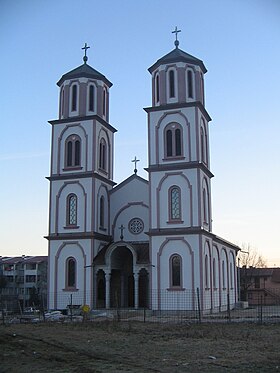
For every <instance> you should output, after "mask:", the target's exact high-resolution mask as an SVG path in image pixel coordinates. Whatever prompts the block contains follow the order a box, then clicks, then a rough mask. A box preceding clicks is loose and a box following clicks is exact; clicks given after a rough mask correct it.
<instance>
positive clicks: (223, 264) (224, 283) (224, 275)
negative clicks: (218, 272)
mask: <svg viewBox="0 0 280 373" xmlns="http://www.w3.org/2000/svg"><path fill="white" fill-rule="evenodd" d="M222 283H223V289H225V288H226V274H225V261H224V260H223V261H222Z"/></svg>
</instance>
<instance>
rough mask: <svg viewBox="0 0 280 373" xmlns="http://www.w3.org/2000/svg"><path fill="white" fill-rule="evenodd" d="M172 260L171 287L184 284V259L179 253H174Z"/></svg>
mask: <svg viewBox="0 0 280 373" xmlns="http://www.w3.org/2000/svg"><path fill="white" fill-rule="evenodd" d="M170 261H171V287H181V286H182V278H181V277H182V274H181V272H182V260H181V257H180V256H179V255H173V256H172V257H171V258H170Z"/></svg>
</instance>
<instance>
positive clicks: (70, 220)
mask: <svg viewBox="0 0 280 373" xmlns="http://www.w3.org/2000/svg"><path fill="white" fill-rule="evenodd" d="M66 213H67V225H68V226H69V225H70V226H76V225H77V196H76V194H69V196H68V197H67V212H66Z"/></svg>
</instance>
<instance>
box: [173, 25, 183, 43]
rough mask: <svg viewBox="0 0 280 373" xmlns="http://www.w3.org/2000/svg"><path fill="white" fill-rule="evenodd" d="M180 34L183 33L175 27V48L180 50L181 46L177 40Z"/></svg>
mask: <svg viewBox="0 0 280 373" xmlns="http://www.w3.org/2000/svg"><path fill="white" fill-rule="evenodd" d="M179 32H181V30H178V28H177V26H176V27H175V30H174V31H172V34H175V35H176V39H175V41H174V44H175V47H176V48H178V46H179V40H178V38H177V35H178V34H179Z"/></svg>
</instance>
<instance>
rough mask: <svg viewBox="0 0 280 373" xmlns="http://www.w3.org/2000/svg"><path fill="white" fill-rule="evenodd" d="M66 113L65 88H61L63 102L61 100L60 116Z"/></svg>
mask: <svg viewBox="0 0 280 373" xmlns="http://www.w3.org/2000/svg"><path fill="white" fill-rule="evenodd" d="M63 114H64V88H62V90H61V102H60V116H61V117H63Z"/></svg>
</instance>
